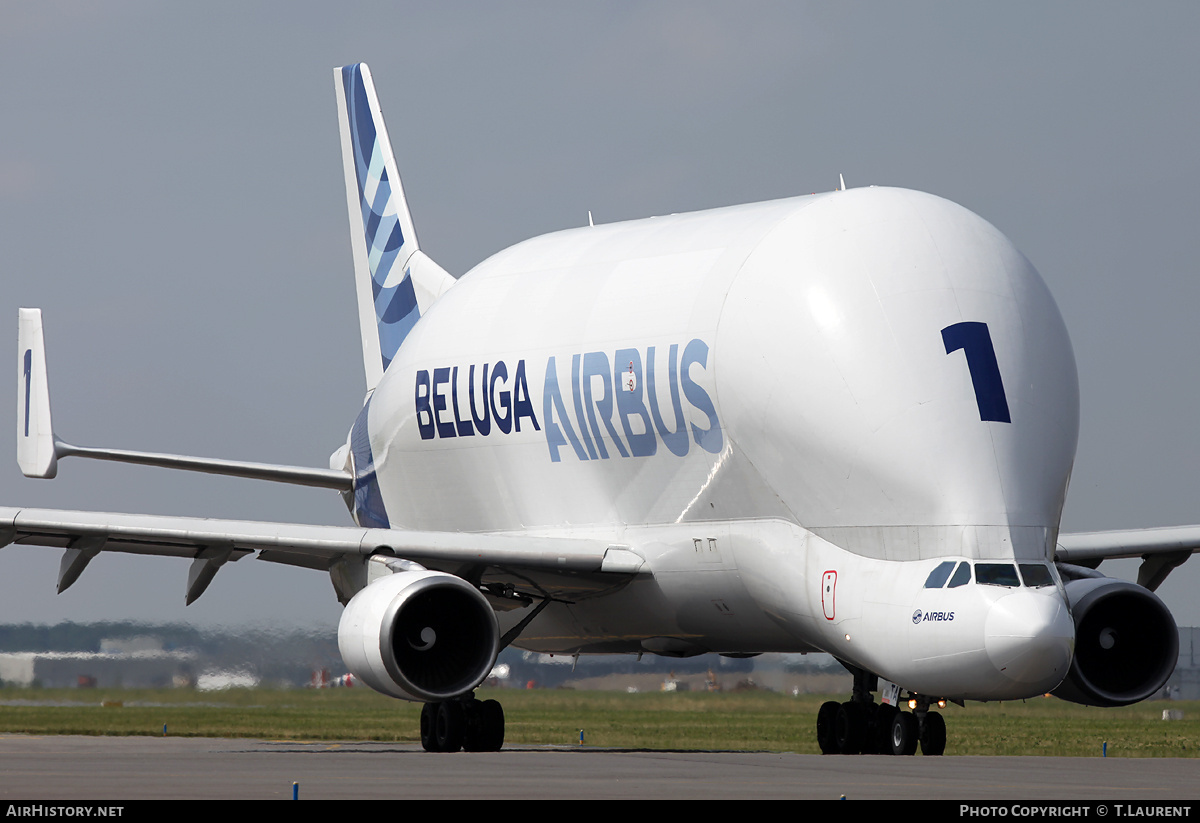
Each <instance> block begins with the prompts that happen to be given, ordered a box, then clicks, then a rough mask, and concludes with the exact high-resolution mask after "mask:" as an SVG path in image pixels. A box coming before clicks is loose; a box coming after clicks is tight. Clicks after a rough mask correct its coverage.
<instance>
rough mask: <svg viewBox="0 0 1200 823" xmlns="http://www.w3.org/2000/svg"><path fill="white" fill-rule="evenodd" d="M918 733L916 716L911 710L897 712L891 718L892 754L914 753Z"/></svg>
mask: <svg viewBox="0 0 1200 823" xmlns="http://www.w3.org/2000/svg"><path fill="white" fill-rule="evenodd" d="M918 735H919V729H918V723H917V716H916V715H915V714H913V713H912V712H897V713H896V716H895V717H894V718H892V735H891V743H892V745H891V752H892V754H903V755H908V754H916V752H917V737H918Z"/></svg>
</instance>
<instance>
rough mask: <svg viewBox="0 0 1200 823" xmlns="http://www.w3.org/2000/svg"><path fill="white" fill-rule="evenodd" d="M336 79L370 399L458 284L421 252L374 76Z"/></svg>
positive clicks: (351, 73)
mask: <svg viewBox="0 0 1200 823" xmlns="http://www.w3.org/2000/svg"><path fill="white" fill-rule="evenodd" d="M334 79H335V81H336V82H335V85H336V87H337V100H338V123H339V126H340V129H341V134H342V166H343V169H344V171H345V174H346V205H347V208H348V210H349V214H350V242H351V245H352V246H353V250H354V277H355V282H356V286H357V291H358V316H359V326H360V329H361V332H362V345H363V364H364V367H365V368H366V373H367V390H368V391H370V390H373V389H374V388H375V386H376V384H378V383H379V379H380V378H381V377H382V376H383V372H384V370H386V369H387V367H388V365H389V364H390V363H391V362H392V359H393V358H394V357H395V356H396V351H397V350H398V349H399V348H400V344H401V343H403V342H404V338H405V337H406V336H408V332H409V331H410V330H411V329H412V327H413V326H414V325H415V324H416V322H417V320H419V319H420V317H421V315H422V314H424V313H425V312H426V311H427V310H428V309H429V306H430V305H432V304H433V301H434V300H436V299H437V298H438V297H439V296H440V295H441V294H442V292H444V291H445V290H446V289H448V288H450V286H452V285H454V282H455V281H454V278H453V277H451V276H450V275H449V274H448V273H447V272H446V271H445V269H443V268H442V267H441V266H439V265H438V264H437V263H435V262H433V261H432V260H431V259H429V257H427V256H426V255H425V254H423V253H422V252H421V251H420V248H419V247H418V244H417V233H416V229H415V228H414V227H413V221H412V215H410V214H409V211H408V203H407V201H406V200H405V199H404V187H403V186H402V185H401V183H400V174H399V172H398V171H397V169H396V159H395V157H394V156H393V155H392V146H391V142H390V141H389V139H388V133H387V127H386V126H385V125H384V123H383V112H382V111H381V110H380V108H379V98H378V96H377V95H376V94H375V84H374V83H373V82H372V81H371V71H370V69H368V68H367V65H366V64H365V63H355V64H354V65H351V66H342V67H341V68H337V69H334Z"/></svg>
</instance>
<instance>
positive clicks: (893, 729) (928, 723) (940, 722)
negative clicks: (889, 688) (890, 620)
mask: <svg viewBox="0 0 1200 823" xmlns="http://www.w3.org/2000/svg"><path fill="white" fill-rule="evenodd" d="M842 665H843V666H846V668H847V669H849V670H850V672H851V674H853V675H854V691H853V693H852V695H851V698H850V700H849V701H848V702H846V703H836V702H833V701H830V702H828V703H825V704H823V705H822V706H821V709H820V711H818V712H817V745H818V746H819V747H820V749H821V754H902V755H909V754H915V753H916V751H917V745H918V744H920V747H921V753H922V754H925V755H927V756H931V755H941V754H944V753H945V751H946V721H945V720H944V719H942V716H941V714H939V713H938V712H936V711H929V707H930V705H931V701H930V699H929V698H928V697H926V696H924V695H915V696H914V698H913V699H915V701H916V706H915V708H914V709H913V710H912V711H902V710H901V709H899V708H898V707H896V706H893V705H891V704H889V703H875V701H874V699H873V698H872V696H871V692H872V691H875V690H877V689H878V688H879V679H878V678H877V677H876V676H875V675H873V674H871V673H869V672H867V671H864V670H863V669H859V668H857V667H854V666H849V665H846V664H845V663H844V662H843V663H842Z"/></svg>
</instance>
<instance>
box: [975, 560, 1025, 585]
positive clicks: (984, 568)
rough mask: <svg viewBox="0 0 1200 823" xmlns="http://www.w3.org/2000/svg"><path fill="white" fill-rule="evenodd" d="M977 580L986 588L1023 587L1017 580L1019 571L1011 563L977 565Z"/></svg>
mask: <svg viewBox="0 0 1200 823" xmlns="http://www.w3.org/2000/svg"><path fill="white" fill-rule="evenodd" d="M975 580H976V581H978V582H979V583H982V584H983V585H985V586H1011V587H1014V588H1015V587H1017V586H1020V585H1021V581H1020V580H1018V579H1017V570H1016V568H1015V567H1014V566H1013V565H1012V564H1011V563H976V564H975Z"/></svg>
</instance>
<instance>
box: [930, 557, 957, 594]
mask: <svg viewBox="0 0 1200 823" xmlns="http://www.w3.org/2000/svg"><path fill="white" fill-rule="evenodd" d="M952 571H954V561H953V560H947V561H946V562H945V563H939V564H938V567H937V568H936V569H934V570H933V571H931V572H930V573H929V578H928V579H927V580H926V581H925V588H927V589H940V588H941V587H942V586H944V585H946V578H947V577H949V576H950V572H952Z"/></svg>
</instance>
